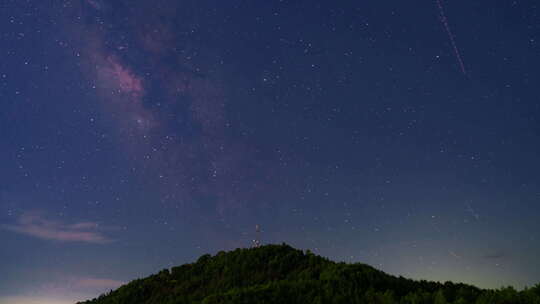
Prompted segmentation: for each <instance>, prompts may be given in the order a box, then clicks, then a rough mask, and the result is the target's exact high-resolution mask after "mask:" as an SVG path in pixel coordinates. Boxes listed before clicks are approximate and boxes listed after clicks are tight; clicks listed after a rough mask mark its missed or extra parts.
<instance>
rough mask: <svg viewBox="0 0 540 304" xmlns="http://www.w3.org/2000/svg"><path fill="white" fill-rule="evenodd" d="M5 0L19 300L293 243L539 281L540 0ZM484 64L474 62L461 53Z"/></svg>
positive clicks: (410, 273)
mask: <svg viewBox="0 0 540 304" xmlns="http://www.w3.org/2000/svg"><path fill="white" fill-rule="evenodd" d="M442 5H443V7H444V12H445V15H446V17H447V19H446V20H447V22H448V25H449V27H450V30H451V32H452V34H453V35H454V38H455V43H456V46H457V52H456V51H455V50H454V48H453V45H452V43H451V41H450V39H449V33H448V32H447V31H446V28H445V27H444V23H443V22H442V21H443V20H442V19H441V17H440V10H439V8H438V6H437V2H435V1H416V2H414V3H411V2H410V1H398V0H392V1H390V0H389V1H358V0H355V1H314V0H309V1H307V0H305V1H302V0H291V1H285V0H284V1H246V0H244V1H240V0H231V1H217V0H214V1H207V0H182V1H172V0H171V1H168V0H156V1H143V0H136V1H123V0H122V1H108V0H72V1H52V2H51V1H31V0H27V1H19V0H12V1H8V0H6V1H3V2H2V4H1V9H0V28H1V29H2V31H1V36H0V52H1V54H2V60H1V61H0V109H1V111H0V138H1V141H0V168H1V169H0V240H1V246H0V269H1V271H0V273H1V274H2V275H1V276H0V302H2V303H8V304H19V303H32V301H34V300H37V301H38V303H42V304H43V303H46V304H48V303H64V302H67V303H69V302H70V301H71V302H73V301H75V300H78V299H85V298H91V297H94V296H97V295H98V294H99V293H100V292H103V291H106V290H109V289H111V288H115V287H117V286H118V285H119V284H121V283H122V282H128V281H130V280H132V279H134V278H137V277H141V276H145V275H148V274H150V273H154V272H156V271H158V270H160V269H162V268H166V267H170V266H173V265H178V264H182V263H186V262H191V261H193V260H195V259H196V258H197V257H198V256H199V255H201V254H204V253H208V252H209V253H215V252H217V251H219V250H228V249H232V248H235V247H248V246H250V245H251V240H252V239H253V238H254V231H255V228H254V227H255V225H256V224H260V225H261V227H262V232H261V236H260V238H261V239H262V241H263V243H270V242H272V243H281V242H287V243H289V244H291V245H293V246H296V247H299V248H303V249H310V250H312V251H314V252H316V253H319V254H321V255H324V256H327V257H329V258H331V259H334V260H344V261H349V262H363V263H368V264H371V265H373V266H375V267H377V268H380V269H382V270H384V271H387V272H389V273H391V274H396V275H404V276H407V277H412V278H425V279H431V280H440V281H446V280H453V281H460V282H466V283H472V284H476V285H478V286H480V287H490V288H494V287H500V286H502V285H514V286H515V287H517V288H522V287H523V286H525V285H532V284H534V283H537V282H539V281H540V262H539V260H538V256H540V215H539V213H540V175H539V174H538V172H540V161H539V159H538V155H539V154H540V136H539V135H540V134H539V133H540V122H539V117H540V102H539V91H538V83H539V82H540V72H539V69H538V67H539V66H540V56H539V54H540V53H539V52H540V21H539V18H540V15H539V8H538V4H537V3H536V1H533V0H531V1H503V0H497V1H444V2H442ZM458 56H460V57H461V58H462V60H463V62H464V67H465V73H463V71H462V70H461V68H460V65H459V62H458Z"/></svg>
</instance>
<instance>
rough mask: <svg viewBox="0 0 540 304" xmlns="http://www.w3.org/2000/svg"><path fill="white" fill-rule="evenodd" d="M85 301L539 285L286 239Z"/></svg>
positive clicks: (532, 293) (478, 294) (514, 298)
mask: <svg viewBox="0 0 540 304" xmlns="http://www.w3.org/2000/svg"><path fill="white" fill-rule="evenodd" d="M82 303H85V304H113V303H114V304H150V303H152V304H158V303H159V304H172V303H175V304H180V303H205V304H210V303H212V304H214V303H344V304H345V303H347V304H348V303H437V304H443V303H495V304H496V303H534V304H537V303H538V304H540V285H537V286H536V287H535V288H533V289H528V290H525V291H522V292H519V293H518V292H516V291H515V290H514V289H512V288H505V289H502V290H498V291H488V290H481V289H478V288H476V287H474V286H470V285H465V284H453V283H450V282H447V283H445V284H440V283H435V282H427V281H413V280H409V279H405V278H402V277H399V278H398V277H394V276H391V275H388V274H385V273H383V272H381V271H378V270H376V269H375V268H373V267H370V266H368V265H365V264H345V263H335V262H332V261H329V260H328V259H325V258H322V257H320V256H316V255H314V254H312V253H310V252H306V253H304V252H302V251H300V250H296V249H294V248H292V247H290V246H287V245H267V246H262V247H259V248H251V249H236V250H234V251H231V252H219V253H218V254H217V255H215V256H210V255H203V256H201V257H200V258H199V260H197V262H195V263H193V264H185V265H182V266H179V267H174V268H172V270H171V271H169V270H163V271H161V272H159V273H158V274H155V275H152V276H149V277H147V278H145V279H139V280H135V281H132V282H131V283H129V284H127V285H124V286H122V287H120V288H119V289H117V290H115V291H112V292H110V293H108V294H107V295H102V296H100V297H99V298H97V299H94V300H90V301H86V302H82Z"/></svg>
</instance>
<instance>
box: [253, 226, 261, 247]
mask: <svg viewBox="0 0 540 304" xmlns="http://www.w3.org/2000/svg"><path fill="white" fill-rule="evenodd" d="M260 234H261V226H259V224H257V225H255V239H254V240H253V247H255V248H257V247H261V241H260Z"/></svg>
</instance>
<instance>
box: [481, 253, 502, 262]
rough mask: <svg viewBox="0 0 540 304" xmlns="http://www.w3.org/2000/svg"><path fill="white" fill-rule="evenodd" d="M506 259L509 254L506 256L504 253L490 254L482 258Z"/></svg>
mask: <svg viewBox="0 0 540 304" xmlns="http://www.w3.org/2000/svg"><path fill="white" fill-rule="evenodd" d="M506 257H507V254H505V253H504V252H492V253H488V254H485V255H483V256H482V258H484V259H488V260H497V259H504V258H506Z"/></svg>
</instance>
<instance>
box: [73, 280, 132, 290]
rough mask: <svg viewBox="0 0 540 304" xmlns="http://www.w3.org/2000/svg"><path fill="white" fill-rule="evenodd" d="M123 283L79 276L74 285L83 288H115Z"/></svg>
mask: <svg viewBox="0 0 540 304" xmlns="http://www.w3.org/2000/svg"><path fill="white" fill-rule="evenodd" d="M123 284H124V282H122V281H118V280H112V279H104V278H79V279H78V280H77V281H76V287H78V288H84V289H93V288H98V289H116V288H118V287H120V286H121V285H123Z"/></svg>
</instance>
